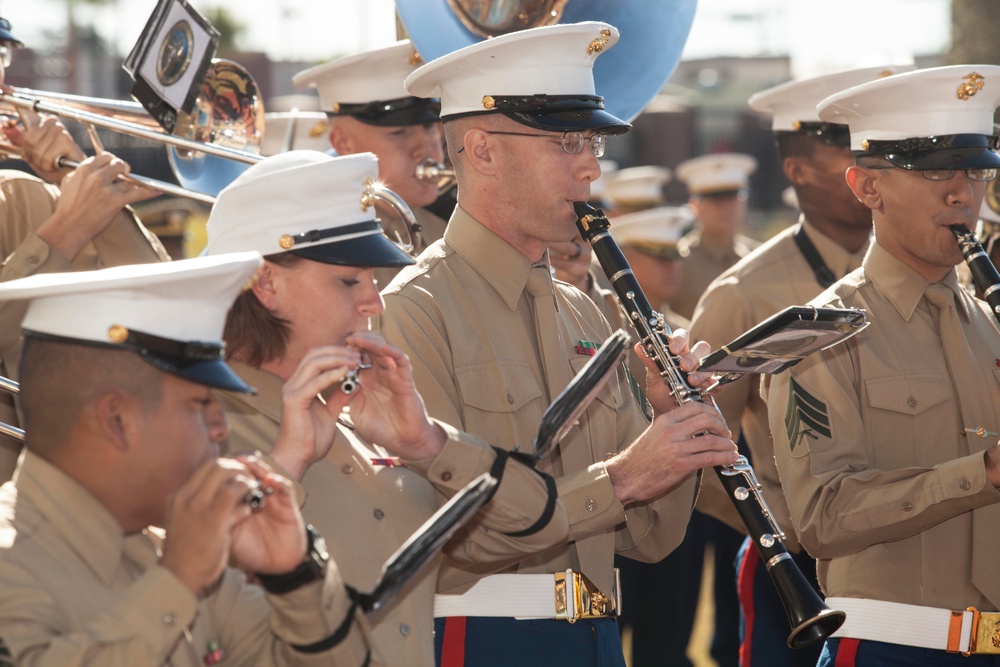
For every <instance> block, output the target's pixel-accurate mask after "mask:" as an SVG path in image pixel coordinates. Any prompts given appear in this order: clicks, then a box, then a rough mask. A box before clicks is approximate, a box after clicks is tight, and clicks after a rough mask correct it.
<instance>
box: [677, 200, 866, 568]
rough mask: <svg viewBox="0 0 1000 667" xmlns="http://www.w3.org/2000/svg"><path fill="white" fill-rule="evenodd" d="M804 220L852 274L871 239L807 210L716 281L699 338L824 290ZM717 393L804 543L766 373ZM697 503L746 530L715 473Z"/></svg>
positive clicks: (731, 331)
mask: <svg viewBox="0 0 1000 667" xmlns="http://www.w3.org/2000/svg"><path fill="white" fill-rule="evenodd" d="M800 228H801V229H804V230H805V234H806V236H807V237H808V238H809V240H810V241H812V243H813V245H814V246H815V247H816V251H817V252H818V253H819V256H820V257H821V258H822V259H823V261H824V263H825V264H826V266H827V267H828V268H829V269H830V271H832V272H833V274H834V275H835V276H837V277H843V276H846V275H847V274H848V273H850V272H851V271H853V270H855V269H857V268H858V267H859V266H861V260H862V259H863V258H864V253H865V250H866V249H867V247H868V246H867V244H866V245H865V248H863V249H862V250H860V251H859V252H856V253H849V252H847V251H846V250H845V249H844V248H843V247H842V246H840V245H839V244H837V243H836V242H835V241H833V240H832V239H831V238H830V237H828V236H826V235H825V234H823V233H822V232H820V231H819V230H818V229H816V228H815V227H813V226H812V225H811V224H809V221H808V220H806V219H805V217H803V218H802V220H801V221H800V222H799V224H797V225H792V226H791V227H789V228H788V229H786V230H784V231H782V232H781V233H779V234H777V235H776V236H775V237H774V238H772V239H771V240H769V241H768V242H767V243H765V244H764V245H762V246H761V247H759V248H757V250H755V251H753V252H752V253H750V254H749V255H747V256H746V257H745V258H743V259H742V260H740V261H739V262H738V263H737V264H736V265H735V266H733V267H732V268H730V269H728V270H727V271H726V272H724V273H723V274H722V275H721V276H719V277H718V278H716V279H715V281H713V282H712V284H711V286H709V288H708V290H707V291H706V292H705V294H704V296H702V298H701V302H700V303H699V304H698V309H697V310H696V311H695V315H694V321H693V322H692V323H691V334H692V337H693V338H694V339H695V340H704V341H707V342H708V344H709V345H711V346H712V349H713V350H717V349H719V348H720V347H722V346H723V345H727V344H728V343H730V342H731V341H733V340H735V339H736V338H737V337H739V336H740V335H741V334H743V332H745V331H746V330H748V329H750V328H751V327H753V326H755V325H757V324H759V323H760V322H763V321H764V320H765V319H767V318H768V317H770V316H771V315H774V314H775V313H777V312H778V311H780V310H782V309H783V308H786V307H788V306H803V305H805V304H806V303H808V302H809V301H810V300H812V299H813V298H814V297H815V296H816V295H817V294H819V293H820V292H821V291H822V290H823V288H822V286H820V284H819V283H818V282H817V281H816V278H815V275H814V274H813V270H812V267H810V266H809V262H807V261H806V258H805V257H804V256H803V254H802V252H801V251H800V250H799V248H798V246H797V245H796V244H795V239H794V234H795V233H796V232H797V231H798V230H799V229H800ZM715 401H716V403H717V404H718V406H719V410H721V411H722V415H723V416H724V417H725V418H726V423H728V424H729V428H730V430H732V432H733V439H734V440H736V439H738V438H739V435H740V431H741V430H742V432H743V436H744V438H745V439H746V444H747V447H748V448H749V450H750V455H751V456H752V457H753V467H754V472H755V473H756V474H757V480H758V481H759V482H760V483H761V486H762V487H763V488H764V499H765V500H766V501H767V504H768V506H770V508H771V510H772V511H773V512H774V517H775V521H776V522H777V524H778V525H779V526H780V527H781V528H782V529H783V530H784V531H785V534H786V535H787V536H788V541H787V542H786V543H785V544H786V546H787V547H788V548H789V550H791V551H795V552H798V551H799V550H800V547H799V545H798V543H797V541H796V539H795V531H794V530H792V528H791V523H790V522H789V517H788V508H787V505H786V504H785V497H784V495H783V494H782V492H781V483H780V481H779V480H778V471H777V469H776V468H775V466H774V446H773V444H772V443H771V429H770V427H769V425H768V421H767V404H766V403H765V402H764V399H763V398H762V397H761V395H760V376H758V375H745V376H743V378H742V379H740V380H737V381H735V382H732V383H730V384H727V385H725V386H724V387H723V388H722V389H721V390H720V391H719V392H718V393H717V394H716V395H715ZM698 509H699V510H700V511H702V512H706V513H707V514H711V515H712V516H715V517H717V518H719V519H721V520H722V521H725V522H726V523H727V524H729V525H730V526H732V527H733V528H736V529H737V530H739V531H741V532H746V527H745V526H744V525H743V522H742V521H741V520H740V518H739V514H737V512H736V508H735V507H734V506H733V503H732V500H731V499H730V498H729V495H728V494H727V493H726V492H725V490H724V489H723V488H722V485H721V484H720V483H719V481H718V479H717V478H716V476H715V475H707V476H706V479H705V481H704V483H703V486H702V490H701V493H700V494H699V496H698Z"/></svg>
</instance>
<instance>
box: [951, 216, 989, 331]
mask: <svg viewBox="0 0 1000 667" xmlns="http://www.w3.org/2000/svg"><path fill="white" fill-rule="evenodd" d="M948 229H950V230H951V233H952V234H954V235H955V240H956V241H958V247H959V249H960V250H961V251H962V256H963V257H965V262H966V264H968V265H969V272H970V273H972V280H974V281H975V283H976V287H978V288H979V292H980V293H981V294H982V295H983V300H984V301H986V303H988V304H990V310H992V311H993V316H994V317H996V318H997V321H998V322H1000V272H998V271H997V267H995V266H993V260H991V259H990V256H989V255H987V254H986V251H985V250H984V249H983V246H982V244H980V243H979V240H978V239H977V238H976V235H975V234H973V233H972V232H971V231H969V230H968V228H966V226H965V225H952V226H951V227H949V228H948Z"/></svg>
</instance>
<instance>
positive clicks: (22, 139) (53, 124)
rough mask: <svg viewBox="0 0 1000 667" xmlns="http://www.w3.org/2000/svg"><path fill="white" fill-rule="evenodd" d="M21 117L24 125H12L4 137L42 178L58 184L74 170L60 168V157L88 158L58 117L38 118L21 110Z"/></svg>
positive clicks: (6, 130) (80, 159)
mask: <svg viewBox="0 0 1000 667" xmlns="http://www.w3.org/2000/svg"><path fill="white" fill-rule="evenodd" d="M21 116H22V118H23V119H24V126H23V127H22V126H20V125H13V126H11V127H8V128H6V129H5V130H4V134H6V135H7V138H8V139H9V140H10V142H11V143H12V144H14V145H15V146H16V147H17V149H18V150H19V151H20V153H21V158H22V159H23V160H24V161H25V162H27V163H28V165H29V166H30V167H31V168H32V169H33V170H34V171H35V173H36V174H38V177H39V178H41V179H43V180H45V181H48V182H49V183H54V184H56V185H59V184H60V183H61V182H62V180H63V177H65V176H66V175H67V174H69V173H70V171H71V170H70V169H69V168H64V167H60V166H59V165H58V162H59V158H62V157H65V158H68V159H70V160H73V161H74V162H80V161H82V160H83V159H84V158H86V157H87V156H86V155H84V153H83V151H82V150H80V147H79V146H77V144H76V142H75V141H73V137H72V136H71V135H70V133H69V131H67V129H66V126H65V125H63V124H62V121H60V120H59V119H58V118H56V117H55V116H39V115H38V114H36V113H35V112H33V111H30V110H24V111H22V112H21Z"/></svg>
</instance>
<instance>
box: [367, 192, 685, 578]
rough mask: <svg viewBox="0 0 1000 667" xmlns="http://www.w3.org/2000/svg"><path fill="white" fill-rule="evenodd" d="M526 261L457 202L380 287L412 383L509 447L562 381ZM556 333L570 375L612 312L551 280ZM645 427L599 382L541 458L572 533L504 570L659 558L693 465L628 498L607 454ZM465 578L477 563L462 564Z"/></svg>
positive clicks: (604, 567) (522, 443) (526, 446)
mask: <svg viewBox="0 0 1000 667" xmlns="http://www.w3.org/2000/svg"><path fill="white" fill-rule="evenodd" d="M530 270H531V263H530V262H529V261H528V260H527V259H526V258H525V257H524V256H523V255H522V254H521V253H519V252H518V251H517V250H515V249H514V248H513V247H512V246H510V245H509V244H508V243H506V242H505V241H503V240H502V239H500V238H499V237H497V236H496V235H495V234H493V233H492V232H490V231H489V230H488V229H486V228H485V227H483V226H482V225H481V224H480V223H479V222H477V221H476V220H475V219H473V218H472V217H471V216H470V215H469V214H468V213H466V212H465V211H464V210H463V209H462V208H461V207H458V208H456V210H455V214H454V215H453V216H452V218H451V220H450V221H449V223H448V229H447V231H445V235H444V239H443V240H442V241H440V242H438V243H436V244H435V245H433V246H431V247H430V248H428V249H427V251H425V252H424V253H423V254H422V255H421V256H420V258H419V259H418V261H417V264H416V265H415V266H411V267H407V269H406V270H404V271H403V272H402V273H400V275H399V276H397V278H396V280H394V281H393V282H392V283H391V284H390V285H389V287H388V288H386V290H385V291H384V292H383V297H384V299H385V302H386V310H385V313H384V314H383V316H382V327H383V334H384V335H385V338H386V340H388V341H389V342H390V343H391V344H393V345H396V346H398V347H400V348H402V349H403V350H404V351H406V353H407V354H409V356H410V360H411V362H412V363H413V373H414V379H415V381H416V384H417V388H418V389H419V390H420V393H421V395H422V396H423V398H424V401H425V403H426V404H427V409H428V411H429V412H430V413H431V415H433V416H434V417H436V418H438V419H441V420H442V421H445V422H448V423H452V424H460V425H461V427H462V428H464V429H465V430H467V431H469V432H470V433H474V434H477V435H480V436H482V437H488V438H489V439H490V440H491V442H493V443H495V444H497V445H500V446H503V447H508V448H511V449H515V448H517V449H521V450H528V451H530V450H531V447H532V443H533V442H534V439H535V436H536V433H537V430H538V426H539V424H540V422H541V417H542V413H543V412H544V410H545V408H546V407H548V405H549V403H550V402H551V401H552V399H554V398H555V397H556V396H557V395H558V393H559V392H561V391H562V390H563V389H564V388H565V387H564V386H554V387H550V386H549V385H550V384H551V383H550V382H549V381H548V380H547V378H546V377H545V375H544V372H543V370H542V369H543V366H542V363H541V356H540V350H539V341H538V339H537V336H536V334H535V325H534V316H533V312H532V308H531V305H530V304H529V302H528V298H529V297H528V296H527V295H526V294H525V286H526V284H527V281H528V275H529V272H530ZM553 289H554V294H553V298H554V299H555V304H556V305H557V312H556V320H557V326H558V331H554V332H551V333H552V335H553V336H557V337H558V338H559V341H560V343H559V345H560V347H561V349H562V350H563V351H564V355H565V356H564V358H565V364H566V366H567V367H568V368H567V373H568V376H569V377H572V376H573V375H575V373H576V372H577V371H578V370H579V369H580V368H582V367H583V365H584V364H586V362H587V361H589V359H590V357H589V356H586V355H585V354H581V353H579V352H577V350H576V348H577V347H578V346H580V343H581V342H583V343H586V342H595V343H599V342H601V341H603V340H605V339H606V338H607V337H608V335H609V334H610V329H609V327H608V324H607V322H606V321H605V319H604V318H603V317H602V316H601V314H600V312H599V311H598V310H597V307H596V306H595V305H594V303H593V302H592V301H591V300H590V299H589V298H587V297H586V295H584V294H583V293H582V292H580V291H579V290H577V289H576V288H574V287H572V286H570V285H567V284H566V283H562V282H559V281H555V282H554V283H553ZM645 427H646V422H645V420H644V418H643V417H642V413H641V412H640V410H639V407H638V405H637V404H636V403H635V401H634V400H633V399H632V397H631V395H630V392H629V390H628V387H627V386H626V384H625V380H624V377H623V376H622V375H619V376H618V377H617V378H615V379H614V380H613V381H612V382H609V383H608V385H607V386H606V387H605V388H604V389H603V390H602V391H601V392H600V393H599V394H598V396H597V398H596V400H595V401H594V402H593V403H591V407H590V408H589V409H588V410H587V411H586V412H585V414H584V416H583V417H581V419H580V421H579V422H578V424H577V425H576V426H574V427H572V428H571V429H570V431H569V432H568V434H567V435H566V437H564V438H563V440H562V441H561V442H560V443H559V444H558V446H557V447H556V448H555V449H554V451H553V452H552V453H551V454H550V456H549V457H548V459H546V460H545V461H543V462H542V463H541V464H540V466H539V467H540V468H541V469H543V470H546V471H547V472H551V473H552V474H553V476H555V477H556V479H557V482H558V485H559V493H560V497H561V498H562V500H563V502H564V504H565V506H566V510H567V512H568V513H569V521H570V528H571V532H572V539H573V540H574V544H572V545H569V546H561V547H557V548H554V549H550V550H548V551H546V552H544V553H541V554H538V555H536V556H534V557H526V558H523V559H521V561H520V562H519V563H518V564H517V565H516V566H515V567H512V568H510V570H509V571H511V572H521V573H541V572H557V571H561V570H566V569H569V568H573V569H582V571H583V572H584V574H586V575H587V576H588V577H589V578H590V580H591V581H592V582H593V583H594V584H595V585H596V586H597V587H598V588H599V589H600V590H602V591H605V592H610V591H611V589H612V586H611V583H612V576H613V570H612V559H613V556H614V552H615V551H616V550H618V551H619V552H621V553H623V554H624V555H626V556H629V557H631V558H636V559H639V560H646V561H658V560H660V559H662V558H663V557H664V556H665V555H666V554H668V553H669V552H670V551H671V550H673V549H674V548H675V547H676V546H677V544H679V543H680V540H681V539H682V538H683V536H684V530H685V527H686V525H687V522H688V519H689V518H690V514H691V506H692V503H693V500H694V493H695V487H696V480H695V476H693V475H692V476H691V478H690V479H689V480H687V481H685V482H684V483H683V484H682V485H680V486H679V487H678V488H677V489H675V490H674V491H673V492H671V493H669V494H666V495H664V496H662V497H660V498H658V499H656V500H654V501H652V502H648V503H641V504H636V505H633V506H631V507H629V508H628V509H627V510H626V508H624V507H623V506H622V504H621V503H619V502H618V500H617V499H616V498H615V496H614V490H613V488H612V486H611V481H610V479H609V478H608V474H607V471H606V470H605V468H604V464H603V461H604V460H605V459H606V458H608V457H610V456H612V455H613V454H614V453H615V452H617V451H619V450H621V449H624V448H625V447H626V446H627V445H629V444H630V443H631V442H632V441H634V440H635V439H636V438H637V437H638V436H639V435H640V434H641V433H642V431H643V429H644V428H645ZM466 574H467V576H468V577H469V580H470V581H472V580H473V579H474V578H476V576H477V575H476V573H474V572H472V571H467V572H466Z"/></svg>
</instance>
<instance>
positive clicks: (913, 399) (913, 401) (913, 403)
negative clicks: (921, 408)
mask: <svg viewBox="0 0 1000 667" xmlns="http://www.w3.org/2000/svg"><path fill="white" fill-rule="evenodd" d="M906 404H907V405H909V406H910V407H911V408H915V407H917V399H916V397H915V396H910V397H909V398H908V399H906Z"/></svg>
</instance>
